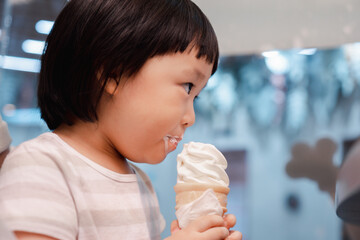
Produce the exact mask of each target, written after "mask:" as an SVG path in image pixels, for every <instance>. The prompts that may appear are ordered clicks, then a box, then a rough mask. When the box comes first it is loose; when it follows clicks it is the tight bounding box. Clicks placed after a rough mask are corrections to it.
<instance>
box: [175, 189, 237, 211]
mask: <svg viewBox="0 0 360 240" xmlns="http://www.w3.org/2000/svg"><path fill="white" fill-rule="evenodd" d="M209 188H211V189H213V190H214V192H215V195H216V197H217V199H218V200H219V203H220V205H221V207H222V209H223V213H225V212H226V211H227V208H226V205H227V195H228V193H229V191H230V188H228V187H223V186H219V185H211V184H198V183H178V184H176V185H175V186H174V190H175V192H176V206H175V210H178V209H179V208H180V207H181V206H183V205H185V204H188V203H190V202H192V201H194V200H195V199H198V198H199V197H200V196H201V195H202V194H203V193H204V191H206V190H207V189H209Z"/></svg>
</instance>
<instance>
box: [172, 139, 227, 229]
mask: <svg viewBox="0 0 360 240" xmlns="http://www.w3.org/2000/svg"><path fill="white" fill-rule="evenodd" d="M226 168H227V161H226V159H225V157H224V156H223V155H222V153H221V152H220V151H219V150H217V149H216V147H214V146H213V145H211V144H205V143H198V142H190V143H188V144H184V149H183V151H182V152H181V153H180V154H179V155H178V157H177V170H178V176H177V184H176V185H175V187H174V189H175V192H176V207H175V209H176V216H177V218H178V220H179V226H180V227H181V228H182V227H185V226H186V225H187V224H188V223H189V222H190V221H192V220H194V219H196V218H197V217H199V216H203V215H210V214H217V215H220V216H221V215H223V214H224V213H225V212H226V211H227V209H226V205H227V194H228V193H229V190H230V189H229V188H228V186H229V177H228V175H227V174H226V172H225V169H226Z"/></svg>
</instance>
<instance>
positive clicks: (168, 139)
mask: <svg viewBox="0 0 360 240" xmlns="http://www.w3.org/2000/svg"><path fill="white" fill-rule="evenodd" d="M181 139H182V137H178V136H170V135H167V136H165V137H164V143H165V154H168V153H169V152H171V151H173V150H175V148H176V147H177V145H178V143H179V142H180V141H181ZM169 144H170V146H169Z"/></svg>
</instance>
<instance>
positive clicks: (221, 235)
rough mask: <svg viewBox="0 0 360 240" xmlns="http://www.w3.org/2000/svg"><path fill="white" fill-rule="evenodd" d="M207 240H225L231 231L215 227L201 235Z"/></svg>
mask: <svg viewBox="0 0 360 240" xmlns="http://www.w3.org/2000/svg"><path fill="white" fill-rule="evenodd" d="M201 236H202V237H203V238H201V239H206V240H223V239H226V238H227V237H228V236H229V230H228V229H227V228H226V227H214V228H210V229H208V230H206V231H205V232H203V233H202V235H201Z"/></svg>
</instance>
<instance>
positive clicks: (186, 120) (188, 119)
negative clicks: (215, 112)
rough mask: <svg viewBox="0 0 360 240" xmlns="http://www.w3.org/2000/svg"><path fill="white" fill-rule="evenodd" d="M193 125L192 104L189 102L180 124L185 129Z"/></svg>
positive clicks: (193, 112)
mask: <svg viewBox="0 0 360 240" xmlns="http://www.w3.org/2000/svg"><path fill="white" fill-rule="evenodd" d="M194 123H195V110H194V103H193V102H191V103H189V104H188V107H187V108H186V112H185V114H184V116H183V119H182V124H183V125H184V126H185V127H190V126H192V125H193V124H194Z"/></svg>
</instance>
